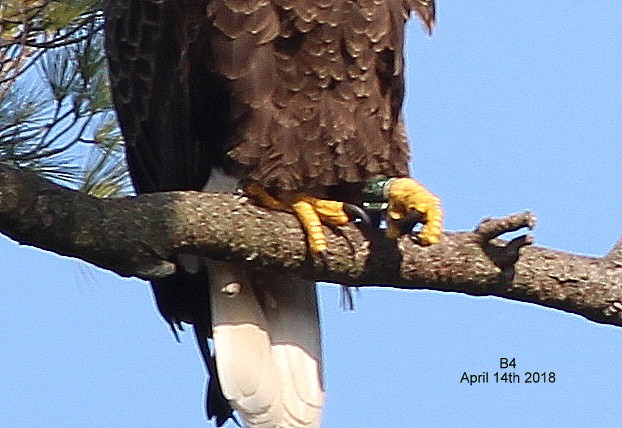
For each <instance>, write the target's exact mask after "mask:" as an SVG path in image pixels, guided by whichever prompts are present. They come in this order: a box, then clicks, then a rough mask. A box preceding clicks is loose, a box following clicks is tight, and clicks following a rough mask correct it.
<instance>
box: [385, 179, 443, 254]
mask: <svg viewBox="0 0 622 428" xmlns="http://www.w3.org/2000/svg"><path fill="white" fill-rule="evenodd" d="M387 184H388V185H389V186H388V195H387V196H388V202H389V206H388V208H387V223H388V227H387V237H389V238H391V239H397V238H398V237H399V236H401V235H403V234H404V233H408V232H410V230H411V229H412V227H413V226H414V224H416V223H418V222H421V223H423V227H422V228H421V231H419V233H418V234H417V239H418V240H419V243H421V244H422V245H430V244H435V243H437V242H438V241H439V240H440V238H441V233H442V229H443V210H442V208H441V201H440V199H439V198H438V197H437V196H435V195H434V194H432V193H431V192H430V191H429V190H428V189H426V188H425V187H423V185H421V184H420V183H419V182H418V181H416V180H413V179H412V178H395V179H392V180H391V181H390V182H389V183H387Z"/></svg>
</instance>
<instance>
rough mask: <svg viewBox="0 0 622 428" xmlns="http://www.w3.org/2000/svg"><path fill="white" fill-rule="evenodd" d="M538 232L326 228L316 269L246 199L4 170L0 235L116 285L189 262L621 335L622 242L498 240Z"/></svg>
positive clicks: (286, 227)
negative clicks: (433, 296)
mask: <svg viewBox="0 0 622 428" xmlns="http://www.w3.org/2000/svg"><path fill="white" fill-rule="evenodd" d="M534 224H535V217H534V216H533V215H532V214H530V213H522V214H516V215H513V216H509V217H506V218H502V219H487V220H484V221H483V222H482V223H480V225H478V227H477V228H476V229H475V230H474V231H472V232H460V233H449V232H447V233H445V234H444V235H443V237H442V239H441V242H440V243H439V244H436V245H433V246H430V247H421V246H419V245H417V243H416V242H415V240H413V239H412V238H411V237H410V236H404V237H402V238H400V239H399V240H398V241H397V242H395V241H390V240H388V239H386V238H384V236H383V234H382V231H381V230H367V231H361V230H359V229H358V228H357V227H355V226H353V225H350V226H347V227H343V228H339V230H332V231H331V230H329V229H326V232H327V235H328V238H329V249H328V252H327V254H326V257H325V258H324V259H323V260H319V259H317V258H313V257H311V255H310V254H309V253H308V252H307V248H306V244H305V237H304V235H303V232H302V230H301V229H300V227H299V224H298V222H297V220H296V218H295V217H294V216H293V215H291V214H288V213H284V212H276V211H270V210H267V209H264V208H261V207H257V206H255V205H253V204H252V203H251V201H249V200H248V199H247V198H246V197H244V196H239V195H214V194H206V193H198V192H170V193H157V194H150V195H141V196H138V197H131V198H124V199H107V200H102V199H95V198H91V197H88V196H86V195H84V194H81V193H78V192H75V191H72V190H68V189H66V188H63V187H60V186H57V185H55V184H52V183H50V182H47V181H45V180H43V179H41V178H39V177H37V176H35V175H34V174H31V173H28V172H24V171H20V170H16V169H13V168H10V167H7V166H2V165H0V232H2V233H3V234H5V235H7V236H9V237H11V238H13V239H14V240H16V241H18V242H19V243H21V244H25V245H32V246H35V247H38V248H43V249H46V250H50V251H53V252H55V253H57V254H63V255H67V256H72V257H76V258H79V259H82V260H84V261H86V262H89V263H92V264H95V265H97V266H100V267H102V268H104V269H108V270H111V271H114V272H116V273H118V274H119V275H122V276H137V277H139V278H143V279H151V278H156V277H162V276H166V275H168V274H170V273H172V272H174V270H175V269H176V264H175V260H176V257H177V255H179V254H181V253H193V254H199V255H205V256H209V257H212V258H217V259H227V260H233V261H239V262H240V263H248V264H252V265H254V266H256V267H257V268H269V269H286V270H288V271H292V272H295V273H296V274H297V275H300V276H303V277H306V278H312V279H315V280H318V281H328V282H335V283H340V284H347V285H355V286H383V287H398V288H406V289H434V290H443V291H453V292H460V293H466V294H472V295H494V296H500V297H505V298H508V299H513V300H520V301H525V302H532V303H536V304H540V305H544V306H548V307H552V308H557V309H561V310H564V311H568V312H573V313H576V314H580V315H583V316H585V317H586V318H589V319H591V320H593V321H597V322H601V323H607V324H613V325H622V239H620V240H619V241H618V242H617V244H616V245H615V246H614V248H613V249H612V250H611V252H610V253H609V254H608V255H606V256H604V257H601V258H594V257H586V256H580V255H575V254H570V253H565V252H560V251H555V250H551V249H546V248H540V247H536V246H534V245H531V237H530V236H529V235H524V236H521V237H519V238H516V239H514V240H512V241H509V242H507V241H503V240H500V239H498V238H497V237H498V236H499V235H501V234H503V233H505V232H508V231H514V230H518V229H521V228H524V227H526V228H532V227H533V226H534ZM0 263H1V256H0Z"/></svg>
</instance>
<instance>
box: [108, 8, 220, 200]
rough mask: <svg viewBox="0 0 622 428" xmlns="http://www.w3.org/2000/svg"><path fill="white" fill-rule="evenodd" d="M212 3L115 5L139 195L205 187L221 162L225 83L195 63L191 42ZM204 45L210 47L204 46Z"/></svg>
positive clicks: (112, 29) (130, 157) (127, 133)
mask: <svg viewBox="0 0 622 428" xmlns="http://www.w3.org/2000/svg"><path fill="white" fill-rule="evenodd" d="M205 7H206V2H205V1H195V2H185V1H145V0H109V3H108V10H107V20H106V35H107V50H108V60H109V66H110V81H111V85H112V93H113V98H114V102H115V107H116V110H117V115H118V119H119V123H120V125H121V129H122V131H123V135H124V137H125V141H126V145H127V162H128V164H129V168H130V173H131V176H132V180H133V183H134V186H135V188H136V190H137V191H138V192H139V193H145V192H154V191H165V190H200V189H201V188H202V187H203V185H204V184H205V182H206V181H207V179H208V177H209V174H210V171H211V165H212V163H213V162H214V156H215V155H214V153H213V147H211V146H210V144H209V141H210V137H211V135H210V133H214V132H218V131H215V129H216V127H215V126H210V124H211V123H213V121H210V116H213V111H211V110H210V109H211V108H212V107H211V106H213V105H214V104H215V103H214V102H213V100H210V99H209V97H216V96H217V94H218V91H212V90H211V87H210V86H217V85H219V83H218V82H215V81H214V79H215V78H212V77H213V76H212V75H210V74H204V75H203V76H202V77H203V78H197V76H198V75H201V74H202V71H203V70H202V69H201V64H202V63H201V62H195V63H192V67H191V66H190V65H191V60H192V58H190V57H189V55H190V54H191V53H190V52H189V47H190V45H191V44H193V45H194V46H195V48H196V49H199V50H200V49H201V47H202V46H200V45H198V44H197V43H198V42H196V41H197V40H200V39H199V37H198V36H199V34H200V31H201V25H205V20H204V19H203V20H195V21H191V20H188V19H186V18H187V17H188V16H192V11H189V10H188V9H189V8H194V9H196V13H195V14H194V15H195V16H197V17H200V16H204V14H205V13H204V12H203V13H201V10H205ZM203 47H204V45H203Z"/></svg>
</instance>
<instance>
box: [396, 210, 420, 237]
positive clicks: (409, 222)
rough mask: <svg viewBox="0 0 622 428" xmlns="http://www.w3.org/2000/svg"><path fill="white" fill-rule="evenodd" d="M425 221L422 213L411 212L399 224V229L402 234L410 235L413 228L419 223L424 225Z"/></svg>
mask: <svg viewBox="0 0 622 428" xmlns="http://www.w3.org/2000/svg"><path fill="white" fill-rule="evenodd" d="M423 220H424V215H423V213H422V212H421V211H416V210H415V211H411V212H409V213H408V214H406V215H405V216H404V218H402V219H401V220H399V221H398V222H397V227H399V230H400V233H401V234H402V235H404V234H406V233H410V232H411V231H412V230H413V227H415V226H416V225H417V223H422V222H423Z"/></svg>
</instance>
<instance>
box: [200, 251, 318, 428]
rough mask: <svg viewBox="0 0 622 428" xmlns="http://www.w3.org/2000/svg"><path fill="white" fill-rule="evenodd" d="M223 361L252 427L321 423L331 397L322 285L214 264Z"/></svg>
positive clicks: (229, 394) (216, 327) (223, 377)
mask: <svg viewBox="0 0 622 428" xmlns="http://www.w3.org/2000/svg"><path fill="white" fill-rule="evenodd" d="M208 266H209V270H210V287H211V299H212V302H211V303H212V308H211V309H212V325H213V332H214V346H215V354H216V365H217V370H218V377H219V379H220V382H221V385H222V389H223V393H224V395H225V397H226V398H227V399H228V400H230V402H231V404H232V406H233V407H234V408H235V409H236V410H238V412H239V413H240V415H241V416H242V418H243V419H244V421H245V423H246V425H247V426H248V427H249V428H251V427H252V428H254V427H266V428H268V427H270V428H274V427H281V428H288V427H298V428H312V427H319V425H320V418H321V410H322V405H323V402H324V389H323V386H322V367H321V354H322V352H321V344H320V329H319V317H318V309H317V297H316V294H315V284H314V283H313V282H311V281H304V280H300V279H294V278H290V277H284V276H277V275H275V274H269V273H261V274H254V275H253V278H252V280H251V279H250V278H249V276H248V275H247V273H246V272H245V271H244V270H243V269H240V267H238V266H235V265H232V264H230V263H223V262H214V261H209V262H208Z"/></svg>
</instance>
